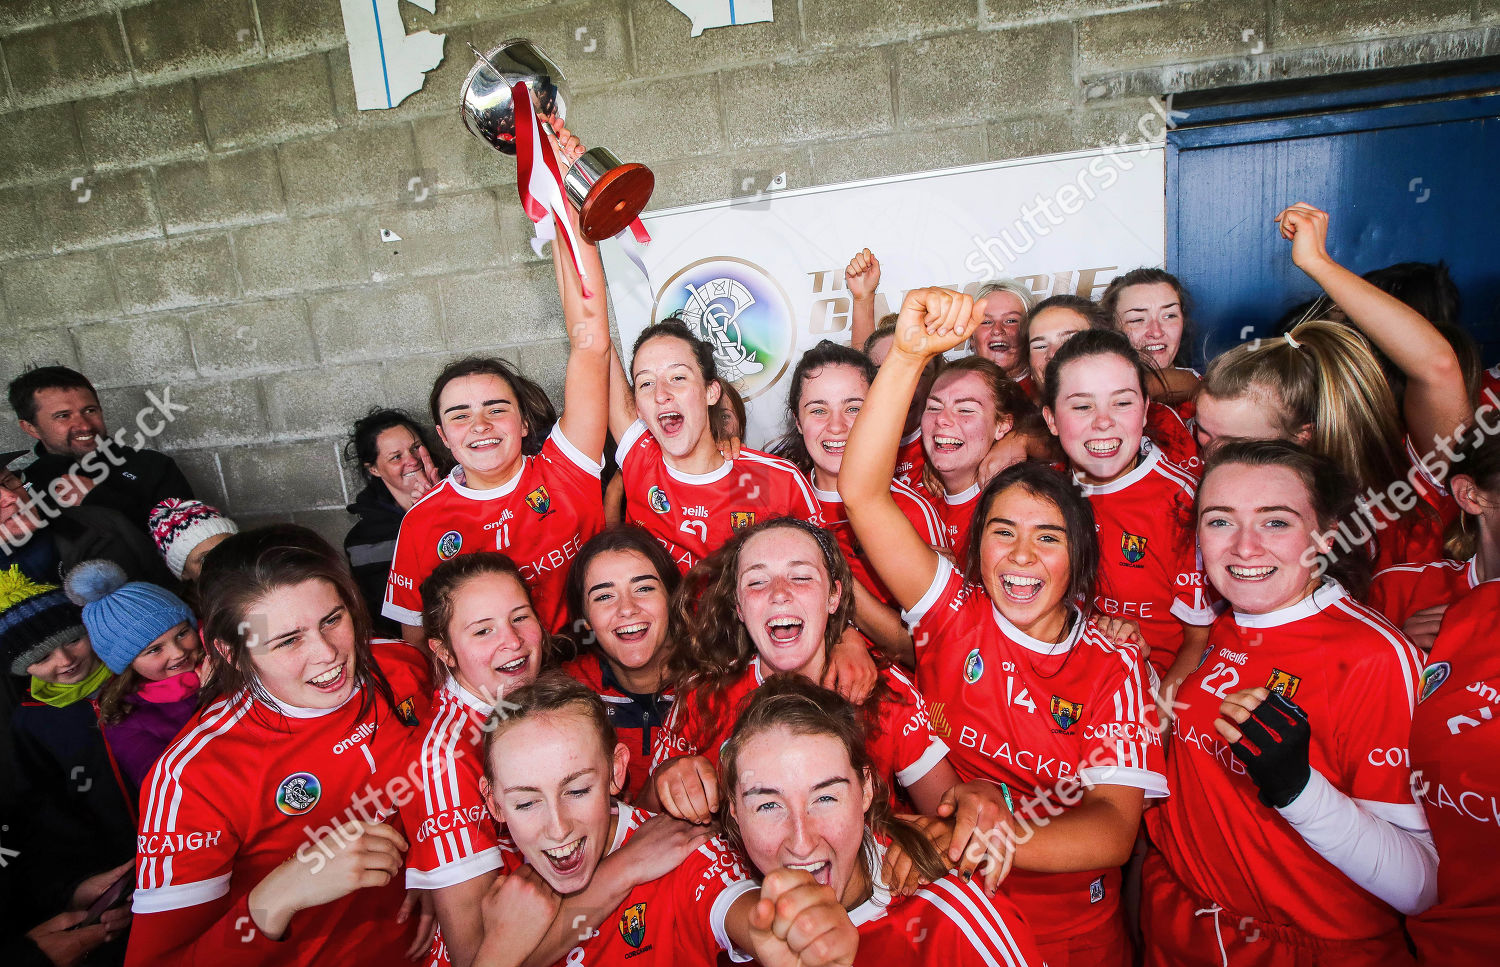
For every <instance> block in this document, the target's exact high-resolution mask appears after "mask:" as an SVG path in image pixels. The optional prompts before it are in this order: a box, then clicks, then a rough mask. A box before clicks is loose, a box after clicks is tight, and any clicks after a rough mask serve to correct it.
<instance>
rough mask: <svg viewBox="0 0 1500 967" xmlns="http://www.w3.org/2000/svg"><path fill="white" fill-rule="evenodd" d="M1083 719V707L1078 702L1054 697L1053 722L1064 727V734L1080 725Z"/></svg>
mask: <svg viewBox="0 0 1500 967" xmlns="http://www.w3.org/2000/svg"><path fill="white" fill-rule="evenodd" d="M1081 718H1083V705H1081V704H1080V703H1078V702H1070V701H1068V700H1067V699H1065V698H1058V697H1057V696H1056V695H1054V696H1052V720H1053V721H1054V722H1056V723H1057V724H1058V725H1059V726H1061V727H1062V730H1063V731H1064V732H1066V731H1068V730H1069V729H1071V728H1072V727H1073V726H1075V725H1077V724H1078V720H1079V719H1081Z"/></svg>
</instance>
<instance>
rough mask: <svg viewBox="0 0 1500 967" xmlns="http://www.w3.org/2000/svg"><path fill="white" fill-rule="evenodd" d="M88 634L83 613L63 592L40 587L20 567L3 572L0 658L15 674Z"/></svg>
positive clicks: (1, 583) (0, 604)
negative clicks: (0, 657)
mask: <svg viewBox="0 0 1500 967" xmlns="http://www.w3.org/2000/svg"><path fill="white" fill-rule="evenodd" d="M86 634H87V632H86V631H84V628H83V612H82V611H81V610H80V609H79V607H78V605H76V604H74V603H73V602H71V601H69V600H68V598H67V595H65V594H63V592H62V589H61V588H59V587H56V586H55V585H51V584H37V583H36V582H35V581H33V580H31V579H30V578H28V577H27V576H26V575H24V574H22V573H21V568H20V566H19V565H11V567H10V568H9V569H8V570H5V571H0V656H3V660H4V662H5V664H6V665H8V666H9V668H10V673H11V674H12V675H24V674H26V669H27V668H29V667H31V666H32V665H35V664H36V663H37V662H39V661H41V660H42V659H43V658H46V657H47V656H48V655H49V654H51V653H52V651H53V649H56V648H59V647H61V646H63V645H66V644H68V643H69V642H73V641H77V640H78V639H80V638H82V637H84V636H85V635H86Z"/></svg>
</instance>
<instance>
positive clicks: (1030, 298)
mask: <svg viewBox="0 0 1500 967" xmlns="http://www.w3.org/2000/svg"><path fill="white" fill-rule="evenodd" d="M996 292H1008V293H1010V294H1011V295H1013V296H1015V297H1016V298H1017V299H1020V300H1021V314H1022V315H1025V314H1026V313H1028V312H1030V311H1031V307H1032V306H1034V305H1036V294H1035V293H1033V292H1032V291H1031V288H1030V287H1029V286H1026V285H1023V284H1021V283H1020V282H1018V281H1017V280H1015V279H998V280H996V281H994V282H986V283H985V284H984V285H981V286H980V287H979V291H978V292H975V293H974V301H975V302H979V301H980V300H982V299H985V298H987V297H989V296H992V295H994V294H995V293H996Z"/></svg>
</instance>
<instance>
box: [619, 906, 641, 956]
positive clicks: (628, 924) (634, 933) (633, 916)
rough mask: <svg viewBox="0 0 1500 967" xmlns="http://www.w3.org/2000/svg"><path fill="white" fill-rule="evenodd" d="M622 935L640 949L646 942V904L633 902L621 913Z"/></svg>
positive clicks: (627, 941) (620, 926)
mask: <svg viewBox="0 0 1500 967" xmlns="http://www.w3.org/2000/svg"><path fill="white" fill-rule="evenodd" d="M619 928H620V936H621V938H623V939H624V941H625V942H626V943H628V944H630V946H632V947H635V948H636V949H640V946H641V944H643V943H645V942H646V904H645V902H644V901H642V902H640V903H632V904H631V905H630V906H628V907H626V908H625V912H624V913H622V914H620V923H619Z"/></svg>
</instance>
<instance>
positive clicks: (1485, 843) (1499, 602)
mask: <svg viewBox="0 0 1500 967" xmlns="http://www.w3.org/2000/svg"><path fill="white" fill-rule="evenodd" d="M1497 614H1500V584H1492V583H1486V584H1485V586H1484V587H1483V588H1480V589H1479V590H1476V591H1475V592H1474V593H1473V594H1471V595H1468V596H1467V597H1465V598H1464V599H1463V600H1462V601H1460V602H1458V603H1457V604H1455V605H1454V606H1453V608H1452V609H1450V610H1449V611H1448V614H1447V616H1446V617H1445V618H1444V620H1443V628H1442V631H1440V632H1439V633H1438V639H1437V642H1436V643H1435V644H1434V645H1433V646H1432V655H1431V656H1430V660H1429V662H1428V665H1427V671H1426V672H1425V674H1424V675H1423V676H1422V692H1421V695H1420V700H1419V701H1418V703H1417V710H1416V714H1415V715H1414V716H1413V717H1412V723H1411V764H1412V770H1413V771H1412V777H1413V779H1414V781H1415V785H1416V788H1417V790H1418V792H1419V794H1420V796H1421V799H1422V801H1423V802H1424V803H1425V805H1426V812H1427V821H1428V822H1429V823H1431V824H1432V838H1433V842H1434V843H1435V844H1436V845H1437V851H1438V868H1437V894H1438V896H1437V903H1436V904H1434V905H1433V906H1432V907H1431V908H1430V909H1428V910H1427V911H1425V912H1424V913H1421V914H1418V915H1417V916H1415V917H1409V918H1408V919H1407V921H1406V927H1407V929H1408V930H1409V931H1411V938H1412V940H1413V941H1414V942H1415V943H1416V945H1417V954H1418V957H1419V958H1420V960H1421V962H1422V963H1424V964H1442V965H1444V967H1466V965H1474V967H1479V965H1486V967H1488V965H1489V964H1493V963H1494V957H1495V950H1496V948H1497V947H1500V881H1497V880H1496V879H1495V874H1494V870H1495V867H1496V865H1497V864H1500V652H1497V651H1496V649H1495V647H1494V641H1495V616H1496V615H1497Z"/></svg>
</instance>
